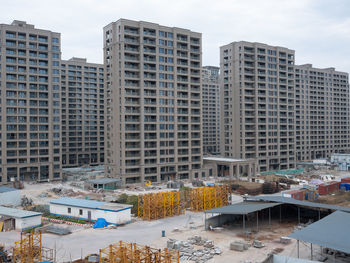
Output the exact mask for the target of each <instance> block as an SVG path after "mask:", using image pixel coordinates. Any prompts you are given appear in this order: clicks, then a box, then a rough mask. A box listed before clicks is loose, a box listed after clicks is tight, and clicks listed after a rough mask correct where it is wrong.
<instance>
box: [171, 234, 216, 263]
mask: <svg viewBox="0 0 350 263" xmlns="http://www.w3.org/2000/svg"><path fill="white" fill-rule="evenodd" d="M194 245H195V246H201V247H203V248H200V249H196V248H195V247H194ZM167 247H168V248H169V249H174V250H179V251H180V259H181V261H194V262H196V263H204V262H207V261H208V260H210V259H212V258H213V257H214V256H215V255H220V254H221V253H222V252H221V250H220V249H219V248H218V247H215V246H214V243H213V241H211V240H208V239H207V238H204V237H201V236H193V237H190V238H188V239H187V241H181V240H176V239H171V238H170V239H169V240H168V242H167Z"/></svg>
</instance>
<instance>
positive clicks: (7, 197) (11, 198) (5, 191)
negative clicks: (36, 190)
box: [0, 186, 21, 206]
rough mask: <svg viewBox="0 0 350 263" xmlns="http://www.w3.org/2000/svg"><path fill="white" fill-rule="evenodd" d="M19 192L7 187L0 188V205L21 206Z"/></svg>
mask: <svg viewBox="0 0 350 263" xmlns="http://www.w3.org/2000/svg"><path fill="white" fill-rule="evenodd" d="M20 192H21V191H20V190H18V189H16V188H12V187H7V186H0V205H5V206H19V205H21V195H20Z"/></svg>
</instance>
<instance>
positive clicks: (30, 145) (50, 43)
mask: <svg viewBox="0 0 350 263" xmlns="http://www.w3.org/2000/svg"><path fill="white" fill-rule="evenodd" d="M60 43H61V40H60V34H59V33H55V32H51V31H49V30H43V29H37V28H35V27H34V25H30V24H27V23H26V22H24V21H17V20H15V21H13V22H12V23H11V24H10V25H7V24H1V25H0V58H1V63H0V73H1V77H0V87H1V95H0V97H1V105H2V106H1V108H0V110H1V120H0V124H1V125H0V131H1V139H0V140H1V141H0V143H1V144H0V156H1V159H0V160H1V163H0V184H1V183H2V184H5V183H7V182H9V181H12V180H32V181H48V180H59V179H61V123H60V115H61V98H60V73H59V69H60V59H61V44H60Z"/></svg>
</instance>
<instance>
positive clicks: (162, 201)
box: [138, 191, 184, 220]
mask: <svg viewBox="0 0 350 263" xmlns="http://www.w3.org/2000/svg"><path fill="white" fill-rule="evenodd" d="M183 212H184V206H183V204H182V202H181V198H180V192H179V191H174V192H159V193H151V194H145V195H139V197H138V217H140V218H142V219H144V220H154V219H159V218H165V217H171V216H175V215H180V214H182V213H183Z"/></svg>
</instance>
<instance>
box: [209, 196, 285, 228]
mask: <svg viewBox="0 0 350 263" xmlns="http://www.w3.org/2000/svg"><path fill="white" fill-rule="evenodd" d="M279 205H280V203H264V202H242V203H238V204H233V205H228V206H223V207H219V208H215V209H210V210H206V211H204V213H205V229H206V230H211V229H213V228H215V227H221V226H222V225H224V224H227V223H230V222H234V221H237V222H238V221H240V220H241V222H242V228H243V230H244V231H245V230H246V227H247V224H248V223H249V226H252V224H251V221H254V227H255V222H256V228H257V230H258V229H259V217H260V221H261V219H262V213H264V214H266V215H267V216H268V220H269V224H271V208H273V207H276V206H279ZM259 212H260V215H259ZM208 214H209V215H210V214H212V216H211V217H208V218H207V215H208ZM252 219H253V220H252Z"/></svg>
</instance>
